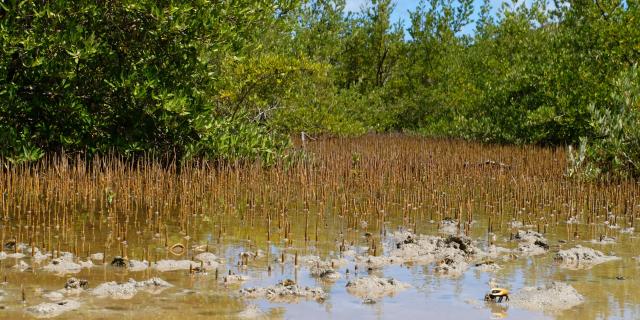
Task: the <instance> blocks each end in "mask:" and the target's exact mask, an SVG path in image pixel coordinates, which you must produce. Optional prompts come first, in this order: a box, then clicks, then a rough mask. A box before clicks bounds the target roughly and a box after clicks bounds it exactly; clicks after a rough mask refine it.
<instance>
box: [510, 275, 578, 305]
mask: <svg viewBox="0 0 640 320" xmlns="http://www.w3.org/2000/svg"><path fill="white" fill-rule="evenodd" d="M510 298H511V299H510V301H511V304H512V305H514V306H516V307H519V308H523V309H528V310H535V311H562V310H567V309H571V308H573V307H575V306H577V305H579V304H581V303H583V302H584V297H583V296H582V295H581V294H579V293H578V291H576V289H574V288H573V287H572V286H570V285H568V284H566V283H562V282H553V283H551V284H549V285H546V286H543V287H525V288H522V289H520V290H519V291H518V292H516V293H514V294H512V295H511V297H510Z"/></svg>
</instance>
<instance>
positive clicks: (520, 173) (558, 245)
mask: <svg viewBox="0 0 640 320" xmlns="http://www.w3.org/2000/svg"><path fill="white" fill-rule="evenodd" d="M305 148H306V152H307V158H305V159H303V160H301V162H299V163H296V162H294V163H282V164H279V165H276V166H275V167H263V166H259V165H251V164H244V165H241V164H217V165H216V164H211V163H192V164H189V165H186V166H184V167H180V169H178V167H177V165H170V166H162V165H161V164H160V163H159V162H156V161H154V160H153V159H147V160H144V161H140V162H139V163H137V164H128V163H127V162H126V161H124V160H121V159H118V158H115V157H110V158H105V159H96V160H94V161H92V162H83V160H82V159H58V160H55V159H50V162H43V163H41V164H39V165H37V166H34V167H26V166H25V167H10V168H8V169H5V170H4V171H2V173H0V187H2V190H3V192H2V195H3V197H2V203H1V206H0V210H2V211H1V214H2V218H3V219H2V221H1V222H0V223H1V224H2V225H1V226H2V234H1V237H2V243H3V245H4V244H7V245H5V246H4V252H2V253H0V257H1V259H2V260H0V262H1V263H0V272H1V273H2V275H3V276H6V281H5V284H4V285H3V287H2V290H3V292H4V293H5V294H3V295H2V296H0V297H1V298H2V300H0V305H1V306H3V307H5V309H4V310H3V312H4V313H5V314H6V315H7V316H9V317H12V318H18V319H19V318H30V317H33V316H38V315H37V314H34V313H32V312H31V313H30V312H28V310H27V309H28V308H30V307H34V306H38V305H40V304H42V303H55V302H56V301H67V300H73V301H78V303H80V307H78V308H74V309H73V310H66V312H65V313H64V317H65V318H86V317H92V316H98V315H100V317H102V318H107V319H110V318H114V319H115V318H118V314H119V313H122V312H126V314H128V315H130V316H135V317H136V318H140V319H145V318H153V317H152V316H151V315H150V314H153V313H158V312H162V314H163V315H166V317H167V318H175V319H178V318H183V317H185V316H188V317H190V318H194V319H198V318H203V319H204V318H211V317H214V318H215V317H221V318H228V317H231V318H233V317H239V316H242V317H249V316H252V315H257V316H260V317H266V318H279V317H288V318H291V317H294V318H295V317H307V318H324V317H334V318H346V317H365V318H367V317H377V318H395V317H397V316H408V317H410V316H422V317H428V316H442V315H446V316H449V317H457V318H469V317H472V318H476V317H485V318H486V317H489V316H491V315H492V314H493V313H500V312H502V313H505V314H507V315H509V316H511V317H514V318H522V317H534V318H535V317H538V318H558V319H571V318H572V317H575V316H576V315H578V314H579V315H580V317H582V318H585V319H597V318H601V317H603V315H607V317H609V318H616V317H617V318H629V317H631V318H633V317H635V316H640V313H639V312H637V311H636V310H635V309H633V308H628V307H625V306H638V305H640V298H638V297H636V295H634V294H633V292H634V290H635V289H638V288H640V283H639V282H638V281H637V280H636V279H640V272H639V266H638V264H637V262H636V261H635V260H634V259H633V257H637V256H638V255H639V254H638V252H637V251H636V249H635V248H637V246H638V245H639V243H638V239H637V238H636V236H635V233H634V231H631V232H629V231H628V230H634V229H633V228H634V221H635V219H636V217H637V216H638V214H640V207H639V206H638V205H639V203H640V202H639V201H638V199H639V197H638V195H639V194H640V187H639V186H638V185H637V184H635V183H633V182H630V181H629V182H622V183H620V184H616V185H607V184H600V183H597V184H596V183H588V182H583V181H576V180H571V179H567V178H566V177H564V176H563V166H564V156H565V154H564V151H563V150H561V149H545V148H536V147H531V148H517V147H507V146H492V145H478V144H473V143H466V142H461V141H443V140H425V139H420V138H416V137H408V136H370V137H364V138H358V139H347V140H343V139H328V140H323V141H316V142H309V143H307V145H306V146H305ZM353 154H358V155H359V156H358V159H359V160H358V161H353V159H354V158H353V157H352V155H353ZM483 159H484V160H483ZM486 159H496V161H500V162H504V163H507V164H509V165H510V169H509V170H498V169H495V168H493V167H487V166H465V163H466V162H470V163H474V162H480V161H485V160H486ZM610 238H615V242H613V243H609V242H608V243H606V244H599V243H598V244H597V243H593V242H591V241H592V240H594V239H610ZM174 244H181V245H182V246H183V247H184V252H171V250H170V248H171V247H172V246H173V245H174ZM594 245H597V246H598V247H597V251H598V252H601V254H602V256H607V257H608V256H616V257H619V259H615V260H613V259H611V260H609V261H606V262H603V263H601V264H597V265H590V266H589V267H588V268H572V267H569V268H567V267H566V266H567V264H563V263H562V261H561V260H562V259H559V260H556V256H557V255H561V256H562V254H563V252H567V250H571V248H576V247H577V246H585V247H587V246H594ZM598 256H600V255H599V254H598ZM115 257H121V258H122V259H123V260H122V261H125V263H124V264H123V265H122V266H120V267H117V266H112V265H111V262H112V261H113V260H114V258H115ZM583 260H584V259H583ZM26 265H28V267H25V268H22V267H24V266H26ZM14 266H18V267H15V268H14ZM581 266H582V264H581ZM21 270H22V271H21ZM71 275H73V276H74V277H76V278H77V279H83V280H87V281H88V283H89V288H88V289H86V292H85V291H84V289H83V290H79V291H77V292H75V293H71V292H65V291H60V290H61V289H62V288H63V287H64V285H65V283H66V282H67V279H68V278H69V277H70V276H71ZM154 277H159V278H160V279H162V280H163V281H166V282H167V283H169V284H171V285H172V286H171V287H162V288H161V289H162V290H157V291H156V290H151V289H153V288H155V287H153V288H147V287H136V285H135V284H134V282H130V281H129V279H130V278H133V279H134V280H133V281H135V283H141V282H144V281H147V280H149V279H152V278H154ZM363 278H368V279H389V278H393V279H395V281H398V283H406V284H407V285H408V287H406V288H405V289H404V290H401V291H399V292H397V294H394V295H388V294H382V295H375V297H364V296H362V297H360V296H358V295H352V294H351V293H349V287H347V283H350V282H351V283H356V282H355V281H357V280H358V279H363ZM491 278H495V281H497V282H499V283H500V284H501V285H503V286H506V287H508V288H509V289H510V291H511V292H512V293H513V294H514V296H516V297H517V294H518V292H519V291H521V290H524V288H527V287H531V288H538V287H540V288H546V287H547V286H550V285H551V284H552V283H554V282H558V283H560V282H562V283H566V284H567V285H570V286H571V287H573V288H574V289H575V291H576V292H577V293H578V294H580V295H582V296H583V297H584V302H583V303H581V304H576V305H575V306H573V307H572V308H569V309H568V310H561V311H550V310H546V311H541V310H539V309H540V308H538V309H536V310H534V311H531V310H530V309H531V308H524V307H521V306H518V305H517V303H512V304H508V305H504V304H500V305H491V304H484V302H483V301H482V299H483V297H484V294H485V293H486V292H487V291H488V290H489V289H490V285H489V284H488V283H489V282H490V280H491ZM286 279H292V280H293V281H294V283H295V284H290V286H291V288H288V289H286V287H287V286H284V285H283V287H285V289H286V290H284V289H283V290H284V291H283V290H280V289H282V288H279V287H277V283H279V282H281V281H284V280H286ZM620 279H625V280H620ZM101 286H102V287H101ZM114 286H115V287H114ZM125 287H126V288H125ZM350 287H353V285H351V286H350ZM98 288H100V290H97V289H98ZM107 288H116V289H118V290H116V289H113V290H107ZM123 288H124V289H132V290H124V289H123ZM248 288H255V289H254V292H258V293H262V292H265V294H260V295H257V297H254V298H250V299H248V298H245V297H243V295H244V294H241V293H240V292H246V291H248ZM307 288H308V289H309V290H311V292H312V293H313V294H311V295H310V296H311V297H312V298H311V299H307V298H306V297H305V298H302V299H301V298H300V297H298V298H296V299H287V298H285V299H274V298H269V295H270V296H271V297H281V296H284V297H286V296H287V294H282V295H280V293H282V292H284V293H286V292H293V293H295V294H301V293H304V292H306V291H305V290H307ZM119 289H123V290H119ZM133 289H135V292H134V290H133ZM269 289H271V291H270V290H269ZM241 290H244V291H241ZM320 290H321V291H320ZM527 290H528V289H527ZM23 291H24V295H25V300H26V303H23V302H22V292H23ZM96 291H97V292H98V293H100V292H104V293H105V294H92V293H95V292H96ZM120 291H123V292H125V291H126V292H128V293H131V294H130V295H128V296H127V297H128V298H129V299H114V297H116V296H118V295H117V294H116V293H117V292H120ZM269 292H273V293H271V294H269ZM279 292H280V293H279ZM382 292H385V291H384V290H383V291H382ZM559 292H565V291H559ZM112 293H114V294H115V296H114V295H113V294H112ZM321 293H324V294H321ZM274 294H275V295H274ZM552 294H553V293H552ZM316 297H322V299H316ZM550 297H553V296H550ZM293 301H296V303H289V302H293ZM468 301H471V302H470V303H467V302H468ZM516 301H517V300H516ZM445 302H446V303H445ZM371 303H373V304H371ZM44 306H48V305H44ZM47 308H48V307H47ZM47 308H41V309H43V310H47ZM534 309H535V308H534ZM29 310H35V309H29Z"/></svg>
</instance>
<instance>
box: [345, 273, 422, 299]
mask: <svg viewBox="0 0 640 320" xmlns="http://www.w3.org/2000/svg"><path fill="white" fill-rule="evenodd" d="M346 287H347V291H348V292H349V293H350V294H352V295H354V296H356V297H359V298H363V299H379V298H382V297H384V296H393V295H395V294H397V293H398V292H400V291H403V290H405V289H407V288H409V287H411V286H410V285H409V284H406V283H403V282H400V281H398V280H395V279H393V278H379V277H376V276H367V277H362V278H358V279H355V280H352V281H349V282H347V285H346Z"/></svg>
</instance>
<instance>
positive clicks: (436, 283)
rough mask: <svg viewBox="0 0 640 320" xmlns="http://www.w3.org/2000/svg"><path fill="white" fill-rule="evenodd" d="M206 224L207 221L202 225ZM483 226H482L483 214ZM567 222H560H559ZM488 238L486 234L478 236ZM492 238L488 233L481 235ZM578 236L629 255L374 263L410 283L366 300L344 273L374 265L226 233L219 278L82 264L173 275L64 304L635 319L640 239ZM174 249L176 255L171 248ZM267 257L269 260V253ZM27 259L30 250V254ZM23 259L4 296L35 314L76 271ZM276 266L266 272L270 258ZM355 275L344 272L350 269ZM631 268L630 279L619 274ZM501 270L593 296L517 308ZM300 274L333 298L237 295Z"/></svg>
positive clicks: (14, 308)
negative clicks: (492, 285)
mask: <svg viewBox="0 0 640 320" xmlns="http://www.w3.org/2000/svg"><path fill="white" fill-rule="evenodd" d="M435 226H436V225H435V224H433V225H431V224H429V223H427V224H426V225H425V226H423V227H420V228H419V229H421V230H422V233H425V234H437V228H436V227H435ZM203 229H205V228H203ZM474 229H477V230H478V231H479V230H481V229H483V228H482V227H481V224H479V223H478V224H476V227H475V228H474ZM559 229H560V230H561V228H559ZM350 233H352V234H353V235H352V237H353V239H357V238H358V236H357V235H358V234H360V233H363V232H362V231H351V232H350ZM209 236H210V234H208V233H206V232H204V231H203V233H202V234H201V236H200V237H197V238H200V239H207V238H208V237H209ZM547 236H548V237H549V239H550V242H551V243H554V242H555V243H557V240H558V239H561V238H563V237H562V234H561V233H560V236H559V237H558V236H551V233H547ZM360 238H361V241H359V242H358V241H356V242H355V243H354V244H355V246H356V247H357V246H358V245H360V246H366V245H367V244H368V242H367V241H366V239H365V238H364V237H360ZM480 239H482V236H480ZM480 241H484V240H480ZM301 242H303V241H300V242H299V243H300V244H301V245H300V247H293V248H288V249H287V251H288V252H294V251H297V252H299V255H300V256H302V255H306V254H312V255H315V254H319V255H321V256H323V257H330V256H334V257H338V256H339V255H340V254H339V252H336V250H335V248H336V243H335V241H324V242H319V243H310V245H309V246H307V247H304V246H302V243H301ZM495 243H496V244H497V245H503V246H505V247H513V246H514V243H512V242H510V241H509V240H508V238H507V237H504V238H503V239H502V240H498V241H496V242H495ZM575 243H580V244H583V245H584V246H589V247H593V248H596V249H600V250H602V251H603V252H605V253H615V254H616V255H617V256H620V257H622V258H623V259H622V260H619V261H612V262H607V263H604V264H601V265H597V266H595V267H593V268H592V269H590V270H567V269H563V268H560V267H558V266H557V265H556V264H555V263H554V261H553V259H552V252H553V251H554V249H553V248H552V250H551V253H548V254H546V255H543V256H538V257H531V258H518V259H515V260H513V261H512V262H500V263H499V264H500V265H501V266H502V267H503V269H502V270H499V271H498V272H496V273H491V272H481V271H478V270H475V268H473V267H471V268H470V269H469V270H468V271H467V272H466V273H465V274H464V275H463V276H462V277H460V278H457V279H449V278H443V277H441V276H438V275H435V274H434V273H433V271H432V266H430V265H428V266H390V267H386V268H384V269H383V270H375V271H371V273H372V274H375V275H378V276H385V277H393V278H395V279H397V280H400V281H403V282H407V283H409V284H410V285H411V286H412V288H410V289H407V290H406V291H402V292H400V293H398V294H397V295H395V296H391V297H386V298H384V299H382V300H381V301H380V302H378V303H376V304H372V305H369V304H363V302H362V300H361V299H360V298H357V297H355V296H353V295H351V294H349V293H348V292H347V291H346V290H345V284H346V282H347V281H348V280H349V279H351V278H354V277H358V276H362V275H366V274H368V273H369V271H366V270H365V271H362V270H361V271H359V272H358V273H357V274H356V271H354V268H353V266H354V264H353V263H350V264H349V266H348V267H345V268H341V269H340V270H339V271H340V272H341V274H342V278H341V279H339V280H338V281H336V282H335V283H331V282H326V281H324V280H317V279H315V278H313V277H310V276H309V271H308V268H307V267H305V266H298V267H295V266H294V265H293V262H294V261H293V260H294V257H293V256H292V255H291V254H289V255H288V256H287V257H286V260H287V261H286V262H285V264H281V263H279V262H274V261H272V262H270V263H269V262H268V261H271V260H274V259H275V260H279V259H280V253H279V252H280V250H281V248H282V247H281V246H278V245H277V244H271V246H267V244H266V243H257V244H256V243H250V244H249V243H248V242H247V241H246V240H244V241H243V240H238V239H236V238H234V237H228V238H227V239H225V241H224V243H222V244H218V245H211V246H210V250H211V251H213V252H214V253H216V254H218V255H219V256H224V257H227V263H226V266H225V267H224V268H222V267H221V268H220V270H223V271H220V275H219V278H220V279H218V281H216V279H215V275H214V273H213V272H209V274H207V275H201V274H196V275H190V274H189V272H188V271H172V272H157V271H155V270H147V271H141V272H127V271H126V270H122V269H118V268H115V267H111V266H110V265H108V264H107V265H101V263H99V262H98V263H97V264H98V265H97V266H95V267H93V268H90V269H83V270H82V271H81V272H80V273H77V274H75V275H74V276H75V277H78V278H82V279H87V280H89V284H90V285H89V286H90V287H95V286H96V285H97V284H99V283H102V282H107V281H113V280H115V281H119V282H124V281H127V279H129V278H134V279H137V280H143V279H147V278H149V277H151V276H159V277H161V278H162V279H164V280H166V281H168V282H170V283H172V284H173V285H174V287H173V288H168V289H166V290H164V291H163V292H162V293H159V294H155V295H153V294H149V293H139V294H137V295H136V296H135V297H134V298H133V299H130V300H113V299H110V298H97V297H93V296H91V295H89V294H87V293H84V294H81V295H80V296H79V297H78V300H80V301H81V302H82V308H81V309H79V310H77V311H72V312H68V313H65V314H64V316H63V317H64V318H65V319H84V318H87V317H92V318H97V319H122V318H125V319H154V318H156V317H158V316H159V315H161V316H162V317H163V318H168V319H178V318H182V317H185V316H188V317H189V318H190V319H199V318H202V319H205V318H212V317H215V318H234V317H236V316H237V315H238V313H239V312H241V311H243V310H244V309H245V307H246V306H247V305H248V304H255V305H256V306H258V308H259V309H260V310H262V311H264V312H265V313H266V317H267V318H276V319H277V318H289V319H299V318H308V319H324V318H336V319H344V318H353V317H355V318H371V319H373V318H375V319H397V318H398V317H411V318H416V317H422V318H427V317H439V318H444V319H471V318H473V319H493V318H509V319H524V318H526V319H547V318H555V319H575V318H577V317H581V319H603V318H607V319H623V318H624V319H633V318H638V317H640V308H639V307H638V306H640V301H639V300H640V298H639V297H638V295H636V294H635V292H636V291H637V290H638V289H639V288H640V282H639V281H638V279H639V272H638V265H637V262H636V261H635V260H634V259H633V257H634V256H636V255H637V249H635V248H637V245H638V240H637V238H636V237H635V236H633V235H623V236H621V237H620V238H619V239H618V243H616V244H610V245H598V244H592V243H590V242H588V241H574V240H572V241H569V242H568V243H565V244H562V247H563V248H570V247H573V246H574V244H575ZM257 247H258V248H263V249H264V250H267V248H270V250H271V253H270V254H269V258H267V257H266V256H265V257H262V258H257V259H256V260H255V261H253V260H252V261H250V262H249V267H248V268H238V267H237V261H238V259H237V256H238V255H237V254H238V253H239V252H241V251H245V250H247V249H251V250H255V249H256V248H257ZM168 257H170V258H171V256H170V255H169V256H168ZM268 259H269V260H268ZM23 260H24V261H27V263H29V264H31V263H30V262H29V258H25V259H23ZM16 262H17V260H16V259H10V258H8V259H5V260H3V261H2V274H4V275H5V276H6V282H7V283H6V284H4V285H3V286H2V290H3V291H4V292H5V295H4V297H3V299H2V301H1V302H0V303H1V304H2V305H3V306H4V308H5V309H4V310H3V311H2V314H3V317H7V318H12V319H29V318H32V317H31V316H30V315H29V314H27V313H25V312H24V307H25V306H30V305H34V304H38V303H40V302H44V301H47V300H46V299H44V298H42V293H45V292H47V291H50V290H51V291H53V290H58V289H61V288H62V287H63V285H64V282H65V281H66V279H67V278H68V277H69V276H70V275H67V276H57V275H53V274H51V273H48V272H45V271H42V270H39V268H37V267H36V268H31V269H30V270H27V271H25V272H19V271H16V270H12V268H11V267H12V265H13V264H15V263H16ZM267 264H269V265H271V267H272V270H271V272H267V270H266V269H267V268H266V265H267ZM346 269H349V270H350V275H348V276H346V277H345V270H346ZM227 270H232V271H233V272H234V273H239V274H243V275H247V276H249V277H250V280H249V281H247V282H245V283H242V284H230V285H225V284H224V283H223V282H222V280H221V278H222V276H223V274H224V272H227ZM617 276H623V277H624V278H625V280H618V279H616V277H617ZM492 277H493V278H496V279H497V280H498V281H499V282H500V283H504V284H507V285H508V286H509V287H510V288H511V290H512V292H513V291H517V290H518V289H519V288H521V287H524V286H531V285H539V284H544V283H547V282H548V281H549V280H557V281H564V282H567V283H569V284H571V285H572V286H574V287H575V288H576V289H577V291H578V292H579V293H580V294H582V295H584V296H585V298H586V302H585V303H584V304H582V305H580V306H578V307H575V308H573V309H571V310H568V311H563V312H559V313H544V312H531V311H526V310H519V309H517V308H514V307H510V306H509V304H508V303H503V304H494V303H485V302H484V301H483V300H482V298H483V295H484V293H486V292H487V291H488V289H489V286H488V284H487V283H488V281H489V279H490V278H492ZM288 278H290V279H294V280H295V281H297V282H298V283H299V284H301V285H309V286H320V287H322V288H323V289H325V290H326V291H327V292H328V293H329V298H328V299H327V300H326V301H324V302H322V303H318V302H315V301H301V302H299V303H272V302H269V301H267V300H250V299H244V298H241V297H239V296H238V294H237V292H238V290H239V289H240V288H241V287H243V286H244V287H254V286H269V285H273V284H275V283H276V282H278V281H279V280H283V279H288ZM21 288H24V291H25V295H26V303H24V304H23V303H22V302H21V291H20V290H21Z"/></svg>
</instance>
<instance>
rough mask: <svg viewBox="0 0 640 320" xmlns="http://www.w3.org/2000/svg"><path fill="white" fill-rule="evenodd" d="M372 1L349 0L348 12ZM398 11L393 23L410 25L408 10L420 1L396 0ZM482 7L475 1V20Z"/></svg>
mask: <svg viewBox="0 0 640 320" xmlns="http://www.w3.org/2000/svg"><path fill="white" fill-rule="evenodd" d="M370 2H371V1H370V0H347V6H346V8H345V9H346V11H352V12H357V11H360V7H361V6H362V5H363V4H365V3H370ZM394 2H395V3H396V9H395V11H394V13H393V17H392V19H393V22H396V21H398V19H402V20H403V21H404V24H405V26H408V24H409V13H408V10H413V9H415V7H417V6H418V3H419V2H420V1H419V0H395V1H394ZM491 2H492V4H493V8H494V11H495V10H496V9H497V8H499V7H500V6H501V5H502V3H503V2H505V0H491ZM480 5H482V0H475V1H474V6H475V7H476V10H475V11H474V16H473V17H472V18H473V19H474V20H475V18H476V17H477V13H478V12H479V11H480ZM474 28H475V25H474V24H470V25H468V26H467V27H466V28H465V29H464V30H463V33H465V34H470V33H472V32H473V30H474Z"/></svg>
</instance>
